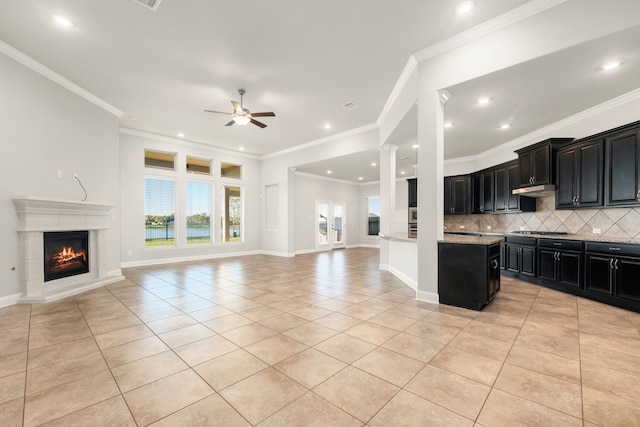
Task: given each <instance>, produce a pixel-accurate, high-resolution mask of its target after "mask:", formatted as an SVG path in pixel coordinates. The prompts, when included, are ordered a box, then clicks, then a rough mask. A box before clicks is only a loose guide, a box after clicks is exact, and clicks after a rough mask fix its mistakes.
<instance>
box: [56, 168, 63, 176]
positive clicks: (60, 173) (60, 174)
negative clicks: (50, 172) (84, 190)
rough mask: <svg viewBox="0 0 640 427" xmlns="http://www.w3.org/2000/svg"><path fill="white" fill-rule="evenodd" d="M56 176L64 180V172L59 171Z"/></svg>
mask: <svg viewBox="0 0 640 427" xmlns="http://www.w3.org/2000/svg"><path fill="white" fill-rule="evenodd" d="M56 176H57V177H58V178H62V171H61V170H60V169H58V171H57V172H56Z"/></svg>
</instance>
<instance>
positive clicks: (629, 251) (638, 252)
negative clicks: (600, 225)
mask: <svg viewBox="0 0 640 427" xmlns="http://www.w3.org/2000/svg"><path fill="white" fill-rule="evenodd" d="M586 251H587V252H586V254H585V289H586V290H588V291H591V292H592V293H595V294H602V295H606V296H609V295H611V296H615V297H617V298H618V299H621V300H627V301H631V302H636V303H637V302H640V281H639V280H638V277H640V245H631V244H615V243H601V242H587V247H586Z"/></svg>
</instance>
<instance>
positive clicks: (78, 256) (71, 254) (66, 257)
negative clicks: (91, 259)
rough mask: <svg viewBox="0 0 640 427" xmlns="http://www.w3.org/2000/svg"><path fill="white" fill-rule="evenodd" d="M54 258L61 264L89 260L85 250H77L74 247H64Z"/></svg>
mask: <svg viewBox="0 0 640 427" xmlns="http://www.w3.org/2000/svg"><path fill="white" fill-rule="evenodd" d="M53 258H54V260H55V261H56V264H58V265H59V266H63V265H65V264H68V263H70V262H71V261H82V262H87V254H86V252H85V251H83V250H79V251H78V252H76V251H74V250H73V248H72V247H68V248H67V247H63V248H62V251H60V252H58V253H57V254H56V255H55V256H54V257H53Z"/></svg>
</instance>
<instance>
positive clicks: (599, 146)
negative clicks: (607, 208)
mask: <svg viewBox="0 0 640 427" xmlns="http://www.w3.org/2000/svg"><path fill="white" fill-rule="evenodd" d="M603 167H604V140H603V139H602V138H596V139H593V140H587V141H583V142H580V143H578V144H575V145H571V146H568V147H564V148H561V149H559V150H558V151H557V152H556V209H576V208H593V207H598V206H603Z"/></svg>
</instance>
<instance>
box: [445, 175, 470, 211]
mask: <svg viewBox="0 0 640 427" xmlns="http://www.w3.org/2000/svg"><path fill="white" fill-rule="evenodd" d="M444 213H445V214H467V213H471V177H470V176H469V175H459V176H449V177H446V178H445V179H444Z"/></svg>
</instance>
